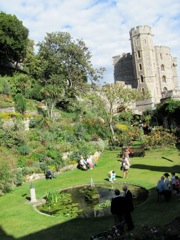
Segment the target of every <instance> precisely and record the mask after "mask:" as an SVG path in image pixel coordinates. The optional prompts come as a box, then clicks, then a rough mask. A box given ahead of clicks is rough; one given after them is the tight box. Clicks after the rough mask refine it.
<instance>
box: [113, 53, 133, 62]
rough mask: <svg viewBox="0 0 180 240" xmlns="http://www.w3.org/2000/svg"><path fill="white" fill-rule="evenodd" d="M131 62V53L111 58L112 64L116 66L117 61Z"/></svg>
mask: <svg viewBox="0 0 180 240" xmlns="http://www.w3.org/2000/svg"><path fill="white" fill-rule="evenodd" d="M120 59H121V60H124V61H126V60H132V54H131V53H123V54H121V55H117V56H114V57H113V64H116V63H117V62H118V61H119V60H120Z"/></svg>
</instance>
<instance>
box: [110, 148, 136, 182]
mask: <svg viewBox="0 0 180 240" xmlns="http://www.w3.org/2000/svg"><path fill="white" fill-rule="evenodd" d="M130 153H132V150H131V149H130V148H128V147H124V148H123V150H122V161H121V164H120V170H122V172H123V178H128V175H129V169H130V157H129V154H130ZM108 177H109V181H110V182H113V181H114V180H116V172H115V170H111V171H110V172H109V173H108Z"/></svg>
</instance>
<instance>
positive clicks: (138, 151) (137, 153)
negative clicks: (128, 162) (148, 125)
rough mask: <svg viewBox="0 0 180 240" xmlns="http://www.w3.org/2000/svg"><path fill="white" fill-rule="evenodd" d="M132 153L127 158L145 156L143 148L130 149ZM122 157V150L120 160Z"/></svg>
mask: <svg viewBox="0 0 180 240" xmlns="http://www.w3.org/2000/svg"><path fill="white" fill-rule="evenodd" d="M131 150H132V153H129V157H131V158H132V157H144V156H145V150H144V148H143V147H140V148H131ZM122 155H123V149H122V151H121V153H120V157H121V158H122Z"/></svg>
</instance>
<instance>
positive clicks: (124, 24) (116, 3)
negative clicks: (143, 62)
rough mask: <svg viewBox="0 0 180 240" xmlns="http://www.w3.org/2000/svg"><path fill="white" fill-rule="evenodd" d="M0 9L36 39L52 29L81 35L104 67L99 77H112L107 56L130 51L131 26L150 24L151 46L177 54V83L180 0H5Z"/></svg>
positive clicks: (97, 64) (96, 64) (107, 79)
mask: <svg viewBox="0 0 180 240" xmlns="http://www.w3.org/2000/svg"><path fill="white" fill-rule="evenodd" d="M0 10H1V11H3V12H5V13H8V14H14V15H16V16H17V18H18V19H19V20H21V21H22V22H23V25H24V26H25V27H27V28H28V29H29V38H30V39H33V40H34V41H35V43H38V42H39V41H42V40H43V39H44V37H45V36H46V33H51V32H57V31H62V32H69V33H70V34H71V36H72V38H73V39H74V40H75V39H82V40H83V41H84V42H85V43H86V45H87V47H88V48H89V50H90V51H91V53H92V63H93V66H94V67H95V68H100V67H105V68H106V72H105V74H104V78H103V80H102V82H113V81H114V78H113V63H112V57H113V56H115V55H120V54H122V53H127V52H131V45H130V41H129V31H130V29H131V28H133V27H136V26H139V25H149V26H150V27H151V28H152V31H153V34H154V45H158V46H159V45H162V46H168V47H170V49H171V54H172V57H177V58H179V59H178V77H179V82H180V66H179V64H180V1H179V0H111V1H110V0H5V1H1V2H0Z"/></svg>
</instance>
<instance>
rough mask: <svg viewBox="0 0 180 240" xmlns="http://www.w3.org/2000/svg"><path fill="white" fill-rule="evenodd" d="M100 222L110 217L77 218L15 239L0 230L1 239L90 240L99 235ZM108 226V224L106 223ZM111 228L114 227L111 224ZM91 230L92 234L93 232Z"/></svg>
mask: <svg viewBox="0 0 180 240" xmlns="http://www.w3.org/2000/svg"><path fill="white" fill-rule="evenodd" d="M109 218H111V217H109ZM99 221H102V226H103V222H104V221H105V222H106V221H108V222H109V221H110V220H108V217H104V218H103V220H102V218H93V219H81V218H76V219H73V220H69V221H67V222H64V223H61V224H58V225H55V226H53V227H49V228H46V229H43V230H41V231H39V232H35V233H32V234H29V235H27V236H24V237H20V238H14V237H13V236H10V235H7V234H6V232H5V231H4V230H3V229H2V228H0V239H1V240H51V239H52V240H89V239H90V238H91V236H93V233H94V234H97V233H98V232H97V231H98V230H97V229H96V226H97V224H99ZM105 225H106V226H107V225H108V224H107V222H106V223H105ZM110 227H112V225H111V224H110ZM91 229H93V230H92V232H91Z"/></svg>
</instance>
